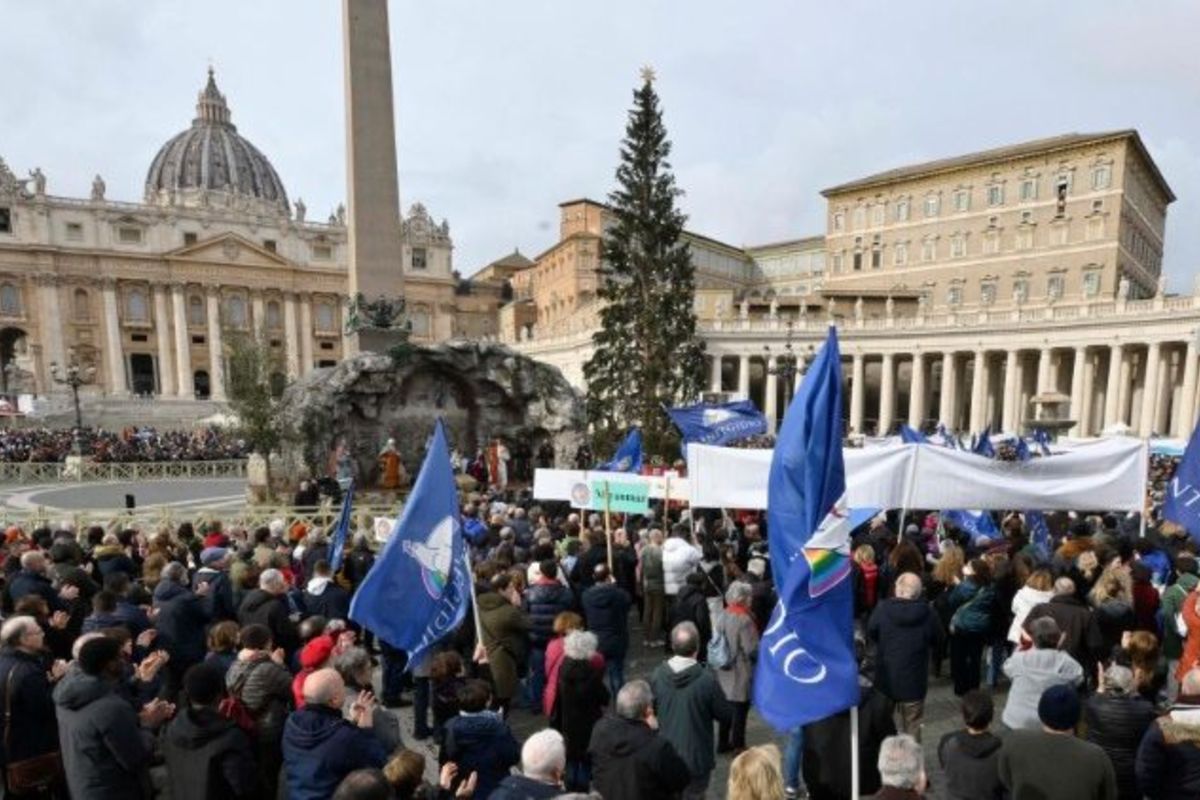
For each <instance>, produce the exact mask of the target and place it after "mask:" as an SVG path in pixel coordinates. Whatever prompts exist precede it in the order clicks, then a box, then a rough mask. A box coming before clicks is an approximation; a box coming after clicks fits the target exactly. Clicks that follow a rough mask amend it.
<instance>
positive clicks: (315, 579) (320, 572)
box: [304, 560, 350, 620]
mask: <svg viewBox="0 0 1200 800" xmlns="http://www.w3.org/2000/svg"><path fill="white" fill-rule="evenodd" d="M304 611H305V613H306V614H307V615H308V616H310V617H324V618H325V619H340V620H348V619H349V618H350V593H349V592H347V591H346V590H345V589H343V588H342V587H341V586H339V585H338V583H337V581H335V580H334V579H333V569H332V568H331V567H330V566H329V562H328V561H324V560H322V561H318V562H316V563H315V564H313V575H312V577H311V578H309V581H308V583H307V584H305V586H304Z"/></svg>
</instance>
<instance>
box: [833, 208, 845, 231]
mask: <svg viewBox="0 0 1200 800" xmlns="http://www.w3.org/2000/svg"><path fill="white" fill-rule="evenodd" d="M833 229H834V230H835V231H844V230H846V212H844V211H839V212H837V213H836V214H834V215H833Z"/></svg>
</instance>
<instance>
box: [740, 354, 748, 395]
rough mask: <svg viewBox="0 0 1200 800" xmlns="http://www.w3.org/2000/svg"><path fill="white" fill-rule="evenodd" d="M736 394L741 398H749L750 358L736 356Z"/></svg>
mask: <svg viewBox="0 0 1200 800" xmlns="http://www.w3.org/2000/svg"><path fill="white" fill-rule="evenodd" d="M738 392H739V393H740V394H741V395H742V397H746V398H749V397H750V356H748V355H740V356H738Z"/></svg>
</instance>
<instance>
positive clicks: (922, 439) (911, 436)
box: [900, 425, 929, 444]
mask: <svg viewBox="0 0 1200 800" xmlns="http://www.w3.org/2000/svg"><path fill="white" fill-rule="evenodd" d="M900 441H902V442H904V443H905V444H925V443H926V442H928V441H929V439H928V438H927V437H926V436H925V434H923V433H921V432H920V431H916V430H913V429H912V428H910V427H908V426H907V425H901V426H900Z"/></svg>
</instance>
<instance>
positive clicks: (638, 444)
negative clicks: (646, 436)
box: [596, 428, 642, 472]
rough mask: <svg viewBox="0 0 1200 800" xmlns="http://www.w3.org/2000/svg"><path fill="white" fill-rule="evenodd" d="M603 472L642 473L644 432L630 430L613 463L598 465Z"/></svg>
mask: <svg viewBox="0 0 1200 800" xmlns="http://www.w3.org/2000/svg"><path fill="white" fill-rule="evenodd" d="M596 469H597V470H599V471H601V472H641V471H642V432H641V430H640V429H638V428H630V429H629V433H627V434H626V435H625V441H623V442H621V446H620V447H618V448H617V452H616V453H614V454H613V457H612V461H606V462H604V463H603V464H597V465H596Z"/></svg>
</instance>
